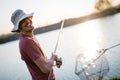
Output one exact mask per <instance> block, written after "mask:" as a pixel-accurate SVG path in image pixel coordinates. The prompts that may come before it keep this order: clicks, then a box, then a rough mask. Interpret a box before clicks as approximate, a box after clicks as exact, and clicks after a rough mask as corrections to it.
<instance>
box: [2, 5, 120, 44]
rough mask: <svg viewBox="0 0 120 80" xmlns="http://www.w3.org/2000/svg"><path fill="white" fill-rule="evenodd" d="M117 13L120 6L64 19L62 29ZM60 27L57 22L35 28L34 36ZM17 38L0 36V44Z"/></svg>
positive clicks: (12, 35)
mask: <svg viewBox="0 0 120 80" xmlns="http://www.w3.org/2000/svg"><path fill="white" fill-rule="evenodd" d="M119 12H120V4H119V5H117V6H114V7H112V8H109V9H105V10H103V11H101V12H94V13H91V14H89V15H86V16H83V17H78V18H71V19H65V20H64V22H65V23H64V28H65V27H69V26H72V25H76V24H80V23H83V22H85V21H88V20H93V19H97V18H102V17H106V16H112V15H114V14H117V13H119ZM60 25H61V22H58V23H56V24H52V25H48V26H44V27H40V28H36V29H35V30H34V34H35V35H36V34H40V33H44V32H48V31H52V30H56V29H59V28H60ZM18 38H19V34H17V33H10V34H5V35H0V44H3V43H6V42H10V41H14V40H17V39H18Z"/></svg>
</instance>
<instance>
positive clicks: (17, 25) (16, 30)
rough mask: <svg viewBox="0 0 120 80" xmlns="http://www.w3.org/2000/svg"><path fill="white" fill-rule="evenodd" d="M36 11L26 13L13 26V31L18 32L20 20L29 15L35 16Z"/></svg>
mask: <svg viewBox="0 0 120 80" xmlns="http://www.w3.org/2000/svg"><path fill="white" fill-rule="evenodd" d="M33 15H34V13H30V14H26V15H23V16H22V17H21V18H20V19H19V21H18V22H17V24H16V25H15V26H14V27H13V29H12V31H11V32H18V28H19V23H20V21H22V20H23V19H25V18H27V17H31V18H32V17H33Z"/></svg>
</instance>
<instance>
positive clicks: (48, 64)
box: [34, 55, 57, 74]
mask: <svg viewBox="0 0 120 80" xmlns="http://www.w3.org/2000/svg"><path fill="white" fill-rule="evenodd" d="M56 60H57V55H52V56H51V58H50V59H49V60H45V58H44V57H43V56H41V57H39V58H37V59H36V60H35V61H34V62H35V64H36V65H37V66H38V67H39V68H40V70H41V71H42V72H43V73H46V74H48V73H49V72H50V71H51V69H52V67H53V65H54V61H56Z"/></svg>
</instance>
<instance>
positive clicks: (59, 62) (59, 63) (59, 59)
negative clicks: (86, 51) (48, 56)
mask: <svg viewBox="0 0 120 80" xmlns="http://www.w3.org/2000/svg"><path fill="white" fill-rule="evenodd" d="M63 26H64V20H63V21H62V23H61V28H60V31H59V35H58V38H57V42H56V46H55V49H54V53H56V51H57V48H58V44H59V42H60V36H61V33H62V30H63ZM56 65H57V67H58V68H60V66H61V65H62V58H61V57H60V58H58V59H57V60H56Z"/></svg>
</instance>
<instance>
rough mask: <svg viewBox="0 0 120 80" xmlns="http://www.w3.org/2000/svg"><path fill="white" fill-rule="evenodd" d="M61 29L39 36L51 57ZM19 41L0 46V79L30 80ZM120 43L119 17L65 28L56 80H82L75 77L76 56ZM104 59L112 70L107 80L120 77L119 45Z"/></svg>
mask: <svg viewBox="0 0 120 80" xmlns="http://www.w3.org/2000/svg"><path fill="white" fill-rule="evenodd" d="M58 34H59V30H55V31H51V32H46V33H43V34H39V35H36V38H37V39H38V41H39V42H40V44H41V46H42V48H43V49H44V51H45V53H46V54H47V56H48V57H50V55H51V53H52V52H53V51H54V49H55V45H56V41H57V37H58ZM18 43H19V41H18V40H17V41H13V42H9V43H6V44H2V45H0V80H31V77H30V74H29V72H28V70H27V67H26V65H25V63H24V61H22V60H21V56H20V53H19V48H18ZM119 43H120V14H116V15H113V16H110V17H105V18H101V19H95V20H91V21H87V22H84V23H81V24H78V25H74V26H71V27H69V28H64V29H63V31H62V34H61V36H60V42H59V45H58V49H57V54H58V56H60V57H62V60H63V65H62V66H61V68H60V69H58V68H54V71H55V74H56V78H57V80H80V78H79V77H78V76H77V75H76V74H75V66H76V65H75V64H76V57H77V56H78V55H79V54H84V53H85V54H87V55H88V56H89V57H90V56H91V55H92V52H93V51H94V52H95V51H96V50H101V49H105V48H108V47H111V46H113V45H116V44H119ZM105 56H106V58H107V60H108V62H109V67H110V70H109V72H108V74H107V75H106V76H105V78H106V79H107V78H110V77H113V76H115V77H120V46H118V47H115V48H113V49H110V50H108V51H107V52H106V53H105Z"/></svg>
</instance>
